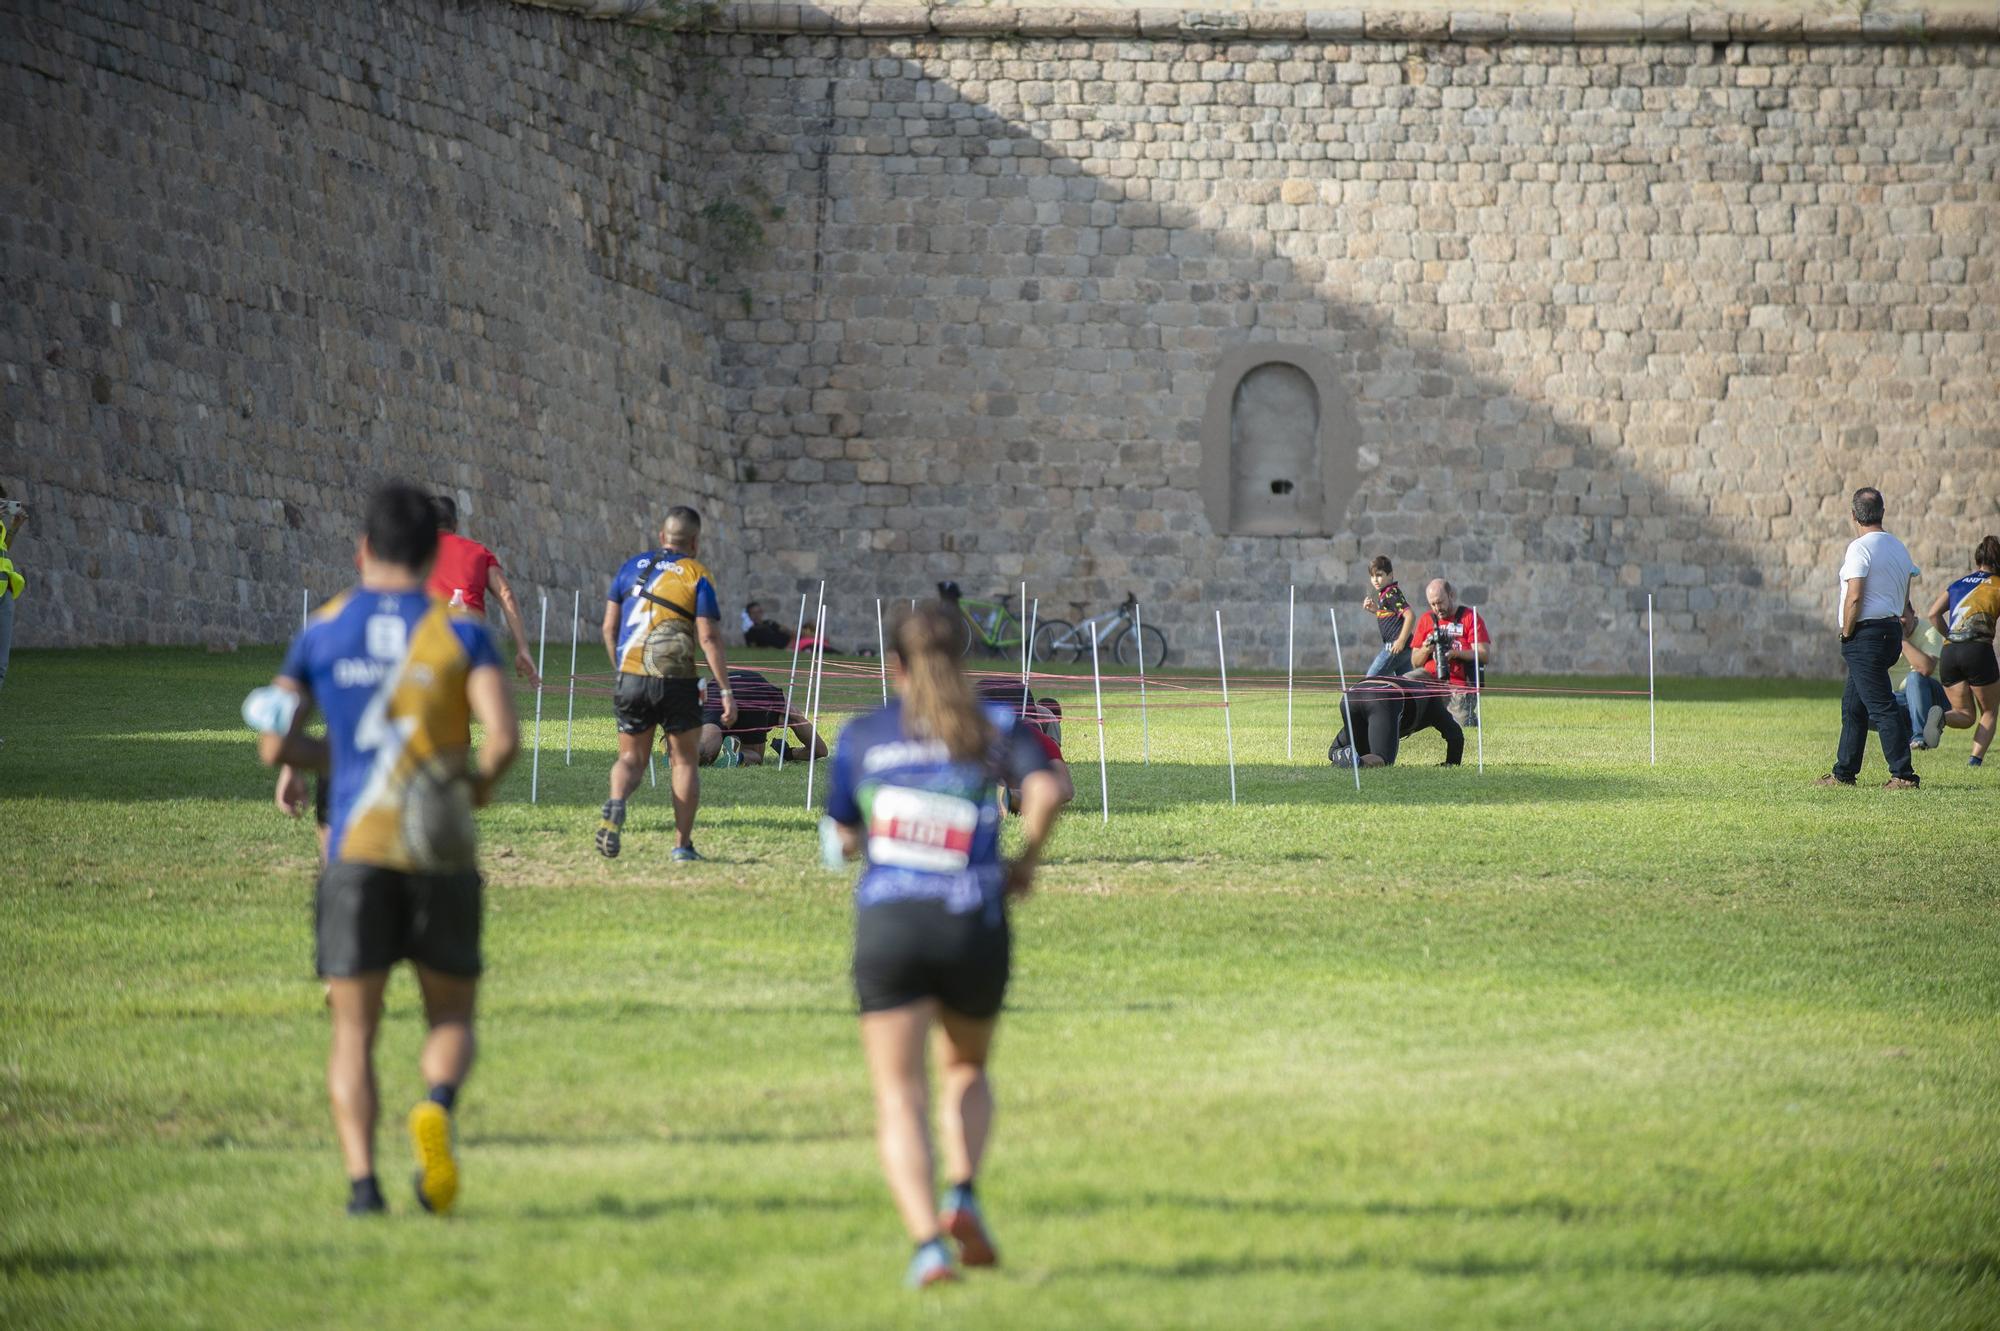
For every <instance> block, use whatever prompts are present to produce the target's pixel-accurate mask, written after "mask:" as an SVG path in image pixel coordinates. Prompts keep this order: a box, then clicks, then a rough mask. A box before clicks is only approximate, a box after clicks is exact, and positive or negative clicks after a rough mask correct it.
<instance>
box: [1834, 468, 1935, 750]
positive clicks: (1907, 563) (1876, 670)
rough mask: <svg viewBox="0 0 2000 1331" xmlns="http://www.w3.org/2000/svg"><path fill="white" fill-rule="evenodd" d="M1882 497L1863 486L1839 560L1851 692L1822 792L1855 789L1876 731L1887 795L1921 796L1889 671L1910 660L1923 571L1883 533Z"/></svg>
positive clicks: (1843, 704)
mask: <svg viewBox="0 0 2000 1331" xmlns="http://www.w3.org/2000/svg"><path fill="white" fill-rule="evenodd" d="M1882 517H1883V504H1882V492H1881V491H1880V490H1877V489H1874V488H1873V487H1871V486H1863V487H1862V488H1861V489H1859V490H1856V491H1855V492H1854V501H1853V505H1852V520H1853V523H1854V539H1853V540H1852V541H1850V542H1848V546H1847V552H1846V554H1844V555H1843V556H1842V557H1841V560H1840V601H1839V603H1838V604H1839V625H1840V658H1841V660H1842V661H1844V662H1845V663H1846V665H1847V686H1846V688H1845V689H1843V690H1842V692H1841V696H1840V748H1839V750H1838V752H1837V753H1836V755H1835V757H1834V760H1833V770H1832V771H1831V772H1829V773H1827V774H1826V775H1825V776H1823V777H1821V778H1819V780H1818V781H1817V782H1815V783H1814V784H1815V785H1821V786H1851V785H1853V784H1854V779H1855V777H1856V776H1857V775H1858V774H1859V773H1860V771H1861V759H1862V757H1863V755H1864V754H1865V753H1866V752H1867V748H1868V730H1869V727H1870V726H1871V725H1872V726H1873V727H1874V729H1875V733H1876V734H1877V735H1879V736H1881V739H1882V757H1883V759H1884V760H1885V761H1886V762H1887V763H1888V764H1889V779H1888V781H1887V782H1885V783H1884V788H1885V789H1888V790H1915V789H1916V788H1917V785H1918V780H1917V773H1916V769H1915V768H1913V767H1911V766H1910V719H1909V717H1908V715H1907V714H1906V713H1905V712H1904V710H1903V708H1901V707H1899V706H1897V703H1896V693H1895V690H1894V689H1893V688H1892V687H1891V686H1890V684H1889V667H1890V666H1892V665H1894V664H1895V663H1896V658H1897V657H1899V656H1901V655H1902V654H1903V623H1904V620H1905V618H1913V617H1914V616H1915V614H1916V612H1915V611H1914V610H1913V609H1912V608H1911V606H1910V580H1911V579H1913V578H1915V577H1916V576H1917V566H1916V563H1915V562H1914V561H1913V560H1912V559H1911V558H1910V552H1909V550H1908V548H1906V547H1905V546H1904V545H1903V543H1902V542H1901V541H1899V540H1897V539H1896V538H1895V537H1894V536H1892V535H1890V534H1889V533H1888V532H1886V531H1884V530H1883V529H1882Z"/></svg>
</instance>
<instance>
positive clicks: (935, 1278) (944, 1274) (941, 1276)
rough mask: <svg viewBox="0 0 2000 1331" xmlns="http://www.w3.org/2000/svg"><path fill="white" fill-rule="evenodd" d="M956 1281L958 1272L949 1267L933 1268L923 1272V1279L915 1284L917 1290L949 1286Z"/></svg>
mask: <svg viewBox="0 0 2000 1331" xmlns="http://www.w3.org/2000/svg"><path fill="white" fill-rule="evenodd" d="M957 1279H958V1272H957V1270H955V1269H954V1268H952V1267H949V1266H934V1267H932V1268H931V1269H930V1270H928V1271H926V1272H924V1278H923V1279H922V1280H919V1281H918V1282H917V1283H916V1286H915V1288H917V1289H929V1288H930V1287H931V1286H932V1285H949V1284H951V1283H952V1282H953V1281H955V1280H957Z"/></svg>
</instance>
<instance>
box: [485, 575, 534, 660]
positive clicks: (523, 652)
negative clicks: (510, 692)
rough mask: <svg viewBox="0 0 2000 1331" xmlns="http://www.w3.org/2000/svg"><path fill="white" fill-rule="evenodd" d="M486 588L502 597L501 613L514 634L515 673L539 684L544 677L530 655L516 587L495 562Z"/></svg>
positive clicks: (487, 576)
mask: <svg viewBox="0 0 2000 1331" xmlns="http://www.w3.org/2000/svg"><path fill="white" fill-rule="evenodd" d="M486 590H487V591H489V592H492V593H493V594H494V595H495V596H497V597H499V598H500V613H501V614H502V615H505V616H506V618H507V632H509V633H511V634H513V635H514V673H515V674H517V675H519V676H520V677H521V678H522V679H525V680H527V681H528V682H529V683H530V684H539V683H541V682H542V677H541V676H540V675H539V674H537V673H536V672H535V658H534V657H532V656H530V655H528V630H527V629H525V628H523V627H522V625H521V607H520V606H519V605H518V604H516V603H515V601H514V589H513V588H512V587H509V586H508V585H507V575H506V574H505V573H502V572H501V571H500V566H499V565H498V564H495V565H494V566H493V567H492V568H491V569H489V570H488V571H487V574H486Z"/></svg>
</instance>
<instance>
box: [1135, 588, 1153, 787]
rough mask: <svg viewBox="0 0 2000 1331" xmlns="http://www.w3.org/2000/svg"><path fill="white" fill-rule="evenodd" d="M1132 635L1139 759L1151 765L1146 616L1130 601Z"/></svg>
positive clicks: (1151, 740) (1137, 604)
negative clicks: (1135, 656)
mask: <svg viewBox="0 0 2000 1331" xmlns="http://www.w3.org/2000/svg"><path fill="white" fill-rule="evenodd" d="M1132 636H1133V637H1134V638H1137V639H1138V640H1139V760H1140V761H1141V762H1143V763H1145V764H1146V766H1148V767H1151V766H1152V765H1153V733H1152V731H1150V730H1148V729H1147V728H1146V617H1145V616H1144V615H1142V614H1140V613H1139V603H1138V602H1137V601H1134V602H1132Z"/></svg>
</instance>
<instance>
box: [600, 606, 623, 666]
mask: <svg viewBox="0 0 2000 1331" xmlns="http://www.w3.org/2000/svg"><path fill="white" fill-rule="evenodd" d="M624 612H625V607H624V605H623V604H621V603H620V602H617V601H606V602H605V603H604V654H605V655H606V656H608V657H610V658H611V668H612V669H613V670H616V669H617V668H618V620H619V618H620V616H622V615H623V614H624Z"/></svg>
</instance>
